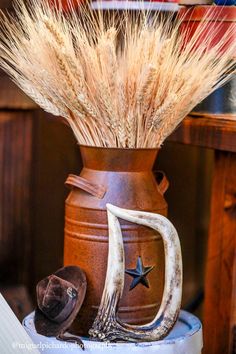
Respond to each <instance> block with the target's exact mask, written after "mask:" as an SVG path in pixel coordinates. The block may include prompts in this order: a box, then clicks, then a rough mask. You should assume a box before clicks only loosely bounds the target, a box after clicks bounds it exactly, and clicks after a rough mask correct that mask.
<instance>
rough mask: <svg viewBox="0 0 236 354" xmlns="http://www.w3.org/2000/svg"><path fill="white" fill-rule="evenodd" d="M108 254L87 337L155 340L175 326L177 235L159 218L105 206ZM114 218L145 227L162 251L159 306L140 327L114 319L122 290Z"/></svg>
mask: <svg viewBox="0 0 236 354" xmlns="http://www.w3.org/2000/svg"><path fill="white" fill-rule="evenodd" d="M107 214H108V226H109V251H108V264H107V274H106V281H105V287H104V290H103V294H102V300H101V303H100V306H99V310H98V314H97V317H96V319H95V321H94V323H93V326H92V328H91V329H90V331H89V334H90V336H92V337H95V338H98V339H100V340H103V341H108V342H109V341H115V340H116V341H119V340H120V341H132V342H141V341H155V340H160V339H162V338H163V337H165V336H166V335H167V334H168V333H169V331H170V330H171V329H172V327H173V325H174V324H175V322H176V320H177V317H178V314H179V310H180V304H181V296H182V257H181V248H180V242H179V238H178V234H177V231H176V229H175V228H174V226H173V225H172V224H171V222H170V221H169V220H168V219H167V218H165V217H164V216H162V215H159V214H153V213H147V212H142V211H132V210H126V209H121V208H118V207H116V206H114V205H111V204H107ZM118 217H119V218H121V219H124V220H127V221H130V222H133V223H136V224H141V225H144V226H148V227H151V228H153V229H154V230H156V231H158V232H159V233H160V235H161V236H162V239H163V243H164V249H165V259H166V265H165V286H164V293H163V298H162V303H161V306H160V308H159V311H158V313H157V315H156V316H155V318H154V320H153V321H152V322H150V323H148V324H146V325H143V326H136V325H128V324H126V323H123V322H121V321H120V320H118V319H117V316H116V315H117V308H118V302H119V300H120V298H121V296H122V293H123V288H124V273H125V258H124V245H123V238H122V233H121V227H120V224H119V221H118Z"/></svg>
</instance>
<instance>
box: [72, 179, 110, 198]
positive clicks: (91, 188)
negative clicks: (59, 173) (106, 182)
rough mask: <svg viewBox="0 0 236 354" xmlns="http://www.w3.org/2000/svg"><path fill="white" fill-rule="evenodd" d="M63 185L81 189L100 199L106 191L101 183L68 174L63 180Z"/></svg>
mask: <svg viewBox="0 0 236 354" xmlns="http://www.w3.org/2000/svg"><path fill="white" fill-rule="evenodd" d="M65 185H67V186H69V187H71V186H72V187H76V188H79V189H82V190H83V191H85V192H87V193H89V194H91V195H93V196H94V197H97V198H99V199H102V198H103V197H104V195H105V193H106V188H105V187H104V186H102V185H98V184H96V183H94V182H91V181H88V180H87V179H85V178H83V177H80V176H76V175H73V174H70V175H69V176H68V178H67V180H66V182H65Z"/></svg>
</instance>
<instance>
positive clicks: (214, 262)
mask: <svg viewBox="0 0 236 354" xmlns="http://www.w3.org/2000/svg"><path fill="white" fill-rule="evenodd" d="M235 250H236V154H235V153H231V152H225V151H218V150H216V151H215V167H214V177H213V185H212V196H211V220H210V228H209V240H208V253H207V264H206V279H205V305H204V353H206V354H223V353H224V354H226V353H230V354H231V353H233V352H232V346H233V344H232V341H233V335H232V331H233V327H234V325H235V324H234V323H232V322H233V321H232V310H233V309H235V304H236V298H235V297H234V296H233V292H234V283H235V282H234V279H233V270H234V266H235V263H236V253H235Z"/></svg>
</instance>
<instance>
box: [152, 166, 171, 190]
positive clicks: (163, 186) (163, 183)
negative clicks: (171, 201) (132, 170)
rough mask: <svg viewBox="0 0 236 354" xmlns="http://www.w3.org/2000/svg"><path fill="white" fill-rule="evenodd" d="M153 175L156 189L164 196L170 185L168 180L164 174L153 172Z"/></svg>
mask: <svg viewBox="0 0 236 354" xmlns="http://www.w3.org/2000/svg"><path fill="white" fill-rule="evenodd" d="M154 175H155V177H156V180H157V183H158V189H159V191H160V193H161V194H162V195H164V194H165V192H166V191H167V189H168V188H169V184H170V183H169V181H168V178H167V177H166V175H165V172H163V171H154Z"/></svg>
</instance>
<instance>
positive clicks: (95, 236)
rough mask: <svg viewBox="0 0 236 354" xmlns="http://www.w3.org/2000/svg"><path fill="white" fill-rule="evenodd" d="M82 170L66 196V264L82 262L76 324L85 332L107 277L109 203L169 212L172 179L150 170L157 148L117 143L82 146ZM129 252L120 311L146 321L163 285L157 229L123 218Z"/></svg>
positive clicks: (128, 318)
mask: <svg viewBox="0 0 236 354" xmlns="http://www.w3.org/2000/svg"><path fill="white" fill-rule="evenodd" d="M80 149H81V154H82V160H83V166H84V167H83V170H82V172H81V174H80V176H75V175H69V177H68V179H67V181H66V184H67V185H69V186H70V187H71V192H70V194H69V196H68V198H67V200H66V216H65V244H64V264H65V265H70V264H73V265H79V266H80V267H81V268H82V269H83V270H84V271H85V273H86V276H87V282H88V289H87V294H86V297H85V302H84V304H83V306H82V308H81V311H80V313H79V316H78V321H77V325H76V332H77V333H78V334H82V335H87V333H88V329H89V328H90V327H91V325H92V323H93V320H94V318H95V317H96V314H97V309H98V306H99V304H100V301H101V296H102V291H103V287H104V283H105V275H106V267H107V253H108V225H107V211H106V204H107V203H112V204H114V205H116V206H119V207H122V208H127V209H132V210H141V211H150V212H154V213H159V214H162V215H165V216H166V214H167V204H166V202H165V199H164V197H163V194H164V192H165V191H166V189H167V188H168V181H167V179H166V178H165V176H164V175H163V174H160V175H159V177H161V178H160V179H161V180H160V181H159V183H158V182H157V180H156V177H155V175H154V173H153V172H152V168H153V164H154V162H155V159H156V156H157V153H158V150H157V149H118V148H97V147H86V146H81V147H80ZM121 228H122V233H123V237H124V247H125V255H126V260H125V263H126V270H127V272H126V277H125V288H124V293H123V299H122V301H121V303H120V306H119V316H120V317H121V318H122V320H124V321H125V322H127V323H132V324H142V323H147V322H148V321H150V320H151V319H152V318H153V317H154V316H155V314H156V312H157V308H158V306H159V302H157V299H159V300H160V301H161V298H162V292H163V286H164V284H163V283H164V251H163V244H162V241H161V237H160V235H159V234H157V233H156V231H154V230H153V229H149V228H147V227H144V226H139V225H134V224H131V223H129V222H128V221H124V220H121Z"/></svg>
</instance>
